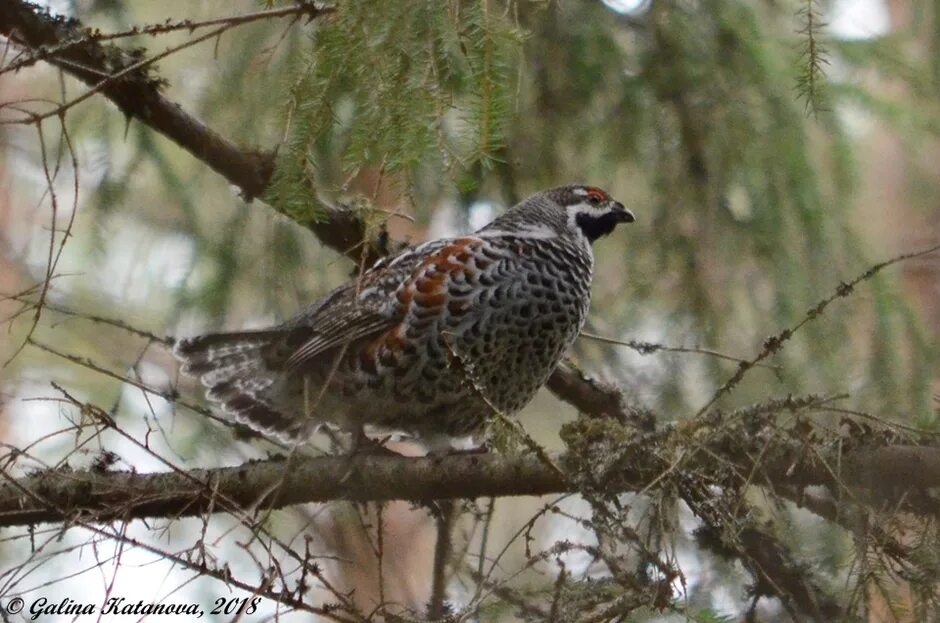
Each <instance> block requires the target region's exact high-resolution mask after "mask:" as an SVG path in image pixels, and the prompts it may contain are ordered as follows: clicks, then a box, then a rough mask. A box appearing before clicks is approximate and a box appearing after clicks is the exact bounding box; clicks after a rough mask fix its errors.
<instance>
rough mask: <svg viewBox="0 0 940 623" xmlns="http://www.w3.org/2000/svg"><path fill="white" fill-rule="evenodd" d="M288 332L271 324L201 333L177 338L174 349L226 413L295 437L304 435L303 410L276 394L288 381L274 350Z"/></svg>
mask: <svg viewBox="0 0 940 623" xmlns="http://www.w3.org/2000/svg"><path fill="white" fill-rule="evenodd" d="M285 334H286V332H285V331H282V330H267V331H245V332H239V333H213V334H209V335H199V336H196V337H190V338H184V339H181V340H179V341H178V342H177V343H176V345H175V346H174V348H173V355H174V356H175V357H176V358H177V359H178V360H179V361H180V362H181V363H182V364H183V365H182V371H183V372H184V373H186V374H189V375H190V376H194V377H197V378H199V380H200V381H201V382H202V384H203V385H204V386H205V387H206V397H207V398H208V399H209V400H210V401H212V402H217V403H220V404H221V406H222V409H223V410H224V411H225V412H226V413H228V414H230V415H232V416H233V417H234V418H235V419H236V420H238V421H239V422H242V423H244V424H247V425H248V426H251V427H252V428H254V429H256V430H259V431H261V432H264V433H269V434H274V435H276V436H277V437H280V438H282V439H284V440H285V441H289V442H296V441H299V440H300V438H302V437H303V436H305V430H304V429H305V427H304V426H303V420H304V418H303V417H302V416H303V414H301V413H293V412H291V410H290V409H287V408H285V407H284V406H283V405H279V404H277V403H276V402H275V400H274V399H273V397H274V396H276V395H278V393H279V391H278V390H280V389H281V384H283V383H284V382H285V381H284V370H283V369H282V368H281V366H278V365H277V363H278V362H277V357H272V356H271V355H272V353H274V352H276V351H277V346H278V344H279V343H280V342H281V341H282V340H283V338H284V337H285ZM272 359H273V361H272Z"/></svg>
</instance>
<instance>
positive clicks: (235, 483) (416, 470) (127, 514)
mask: <svg viewBox="0 0 940 623" xmlns="http://www.w3.org/2000/svg"><path fill="white" fill-rule="evenodd" d="M648 450H649V444H638V445H637V447H636V449H635V450H631V452H635V453H636V455H637V456H636V457H635V458H636V459H637V461H628V462H627V464H628V465H631V466H632V467H628V468H624V469H622V470H620V473H619V474H618V475H617V478H616V479H615V480H611V481H610V482H611V483H613V484H615V485H616V486H617V487H618V488H619V490H622V491H641V490H643V489H646V488H649V487H653V486H655V485H656V483H657V482H658V481H659V480H660V479H661V476H662V472H661V469H660V466H659V464H658V463H657V462H655V461H648V462H646V463H645V464H644V462H643V457H642V456H640V455H641V454H645V453H646V452H647V451H648ZM725 459H727V460H732V462H733V463H734V464H737V465H739V466H741V468H742V469H743V468H744V467H746V460H744V459H741V458H736V459H735V458H734V457H725ZM709 460H710V459H709ZM842 460H843V465H846V466H851V470H846V471H844V472H842V473H841V474H839V477H840V481H841V483H842V485H844V486H849V487H859V488H868V489H870V488H871V487H872V485H873V483H872V481H871V480H869V478H868V477H867V475H868V474H872V473H880V474H882V479H881V480H882V481H884V479H885V478H888V477H890V478H892V479H893V478H897V479H898V480H892V481H891V482H889V483H884V482H882V483H881V484H880V485H879V486H883V485H884V484H890V485H892V486H894V487H895V488H896V489H904V490H914V489H917V490H923V489H925V488H931V487H937V486H940V450H938V449H937V448H927V447H924V446H901V445H897V446H890V447H885V448H880V449H876V450H869V449H860V450H858V451H857V452H854V453H852V454H851V455H848V456H845V457H843V458H842ZM564 461H565V459H564V458H559V460H558V461H556V463H557V464H564ZM902 462H908V463H909V464H910V465H913V466H915V467H916V468H917V470H918V471H917V473H916V474H914V473H913V472H914V470H913V469H903V470H897V466H898V465H899V464H900V463H902ZM832 464H835V462H833V463H832ZM712 469H722V470H726V469H727V462H723V463H722V466H721V467H720V468H716V467H712ZM761 472H762V473H761V474H760V475H761V476H763V477H764V478H765V479H766V482H768V483H771V484H774V485H788V484H792V483H793V482H794V481H795V480H799V482H800V483H801V486H808V485H816V484H820V485H825V484H829V482H830V481H831V480H832V476H831V475H830V474H829V472H828V470H824V469H818V470H802V469H801V470H799V473H798V474H797V473H794V472H793V471H792V470H790V469H789V468H788V466H785V465H770V466H767V467H766V468H763V469H762V470H761ZM0 477H2V478H3V479H4V481H3V482H0V527H8V526H16V525H27V524H35V523H40V522H56V521H63V520H66V521H67V520H68V519H69V518H73V517H76V516H79V517H81V518H82V519H83V520H85V521H111V520H116V519H123V520H130V519H137V518H145V517H186V516H193V515H200V514H202V513H205V512H224V511H231V510H235V509H239V510H252V509H269V508H275V509H276V508H283V507H285V506H290V505H294V504H303V503H307V502H328V501H333V500H352V501H388V500H431V499H436V500H440V499H463V498H478V497H483V496H515V495H545V494H549V493H563V492H569V491H573V490H575V487H574V485H573V484H572V483H571V482H569V481H566V479H565V478H563V477H561V476H559V474H558V473H557V472H556V471H555V470H553V469H551V468H550V467H548V466H547V465H545V463H543V462H542V461H541V460H540V459H538V458H537V457H534V456H530V455H523V456H503V455H497V454H485V455H480V454H455V455H448V456H429V457H418V458H412V457H397V456H385V455H375V456H372V455H370V456H357V457H347V456H328V457H292V458H289V459H285V458H274V459H269V460H265V461H253V462H248V463H245V464H243V465H239V466H237V467H224V468H215V469H194V470H189V471H186V472H166V473H151V474H138V473H135V472H102V471H94V470H84V471H71V470H68V469H58V470H46V471H42V472H39V473H37V474H33V475H30V476H25V477H22V478H18V479H14V478H12V477H10V476H9V474H8V473H7V472H6V471H4V472H0ZM755 482H760V481H759V480H755Z"/></svg>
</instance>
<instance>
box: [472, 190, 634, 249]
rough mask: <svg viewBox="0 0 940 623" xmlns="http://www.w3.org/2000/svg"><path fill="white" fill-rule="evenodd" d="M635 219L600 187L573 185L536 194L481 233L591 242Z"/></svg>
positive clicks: (485, 234)
mask: <svg viewBox="0 0 940 623" xmlns="http://www.w3.org/2000/svg"><path fill="white" fill-rule="evenodd" d="M633 221H634V216H633V213H632V212H630V211H629V210H627V209H626V208H624V207H623V204H622V203H620V202H619V201H615V200H614V199H613V198H611V196H610V195H608V194H607V193H606V192H605V191H603V190H601V189H600V188H596V187H594V186H586V185H584V184H569V185H567V186H559V187H558V188H551V189H549V190H543V191H542V192H539V193H536V194H534V195H532V196H531V197H529V198H527V199H525V200H523V201H521V202H520V203H518V204H517V205H515V206H514V207H513V208H511V209H510V210H508V211H507V212H506V213H505V214H503V215H502V216H500V217H499V218H497V219H496V220H495V221H493V222H492V223H490V224H489V225H487V226H486V227H484V228H483V229H482V230H480V232H479V233H480V234H481V235H484V236H498V235H506V234H509V235H513V236H523V237H536V238H544V237H554V236H562V237H567V238H574V239H575V240H582V241H584V242H585V243H586V244H588V245H590V243H592V242H594V241H595V240H597V239H598V238H600V237H601V236H606V235H607V234H609V233H610V232H612V231H613V230H614V228H615V227H617V225H619V224H620V223H632V222H633Z"/></svg>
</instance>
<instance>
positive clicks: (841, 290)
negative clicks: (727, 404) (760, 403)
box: [695, 244, 940, 418]
mask: <svg viewBox="0 0 940 623" xmlns="http://www.w3.org/2000/svg"><path fill="white" fill-rule="evenodd" d="M938 250H940V244H938V245H934V246H932V247H928V248H926V249H922V250H920V251H912V252H911V253H903V254H901V255H897V256H895V257H893V258H891V259H889V260H886V261H884V262H881V263H880V264H875V265H874V266H872V267H871V268H869V269H868V270H866V271H865V272H863V273H862V274H860V275H858V276H857V277H856V278H855V279H853V280H851V281H849V282H848V283H844V282H843V283H840V284H839V286H838V287H837V288H836V289H835V291H834V292H833V293H832V294H831V295H830V296H827V297H826V298H824V299H822V300H821V301H819V302H818V303H816V305H814V306H813V307H812V308H811V309H810V310H809V311H808V312H806V315H805V316H803V319H802V320H800V321H799V322H798V323H796V324H795V325H793V326H792V327H790V328H788V329H784V330H783V331H781V332H780V333H778V334H776V335H773V336H771V337H769V338H767V339H766V340H764V348H763V349H762V350H761V351H760V352H759V353H758V354H757V356H755V357H754V358H753V359H750V360H748V361H743V362H741V363H740V364H739V365H738V369H737V370H736V371H735V373H734V374H733V375H732V376H731V378H729V379H728V380H727V381H725V383H724V384H723V385H722V386H721V387H719V388H718V391H716V392H715V394H714V395H713V396H712V397H711V399H710V400H709V401H708V402H707V403H705V405H704V406H703V407H702V408H701V409H699V411H698V413H696V414H695V417H696V418H698V417H701V416H702V415H704V414H705V412H707V411H708V409H709V408H711V406H712V405H713V404H715V403H716V402H717V401H718V399H719V398H721V397H722V396H723V395H724V394H725V393H727V392H729V391H731V390H732V389H733V388H734V387H735V386H736V385H737V384H738V383H740V382H741V379H742V378H744V375H745V374H746V373H747V372H748V370H750V369H751V368H753V367H754V366H756V365H757V364H758V363H760V362H761V361H763V360H764V359H766V358H767V357H770V356H771V355H773V354H774V353H776V352H777V351H779V350H780V349H781V348H782V347H783V345H784V344H785V343H786V342H787V341H788V340H789V339H790V338H792V337H793V334H795V333H796V332H797V331H799V330H800V329H801V328H803V326H804V325H806V324H808V323H809V322H811V321H812V320H815V319H816V318H818V317H820V316H821V315H822V314H823V312H824V311H825V309H826V308H827V307H829V305H830V304H831V303H832V302H833V301H835V300H837V299H840V298H845V297H848V296H849V295H851V294H852V293H853V292H854V291H855V286H857V285H858V284H860V283H862V282H864V281H868V280H869V279H871V278H872V277H874V276H875V275H877V274H878V273H879V272H881V271H882V270H883V269H885V268H887V267H888V266H892V265H893V264H897V263H898V262H903V261H905V260H909V259H913V258H915V257H921V256H924V255H927V254H929V253H935V252H936V251H938Z"/></svg>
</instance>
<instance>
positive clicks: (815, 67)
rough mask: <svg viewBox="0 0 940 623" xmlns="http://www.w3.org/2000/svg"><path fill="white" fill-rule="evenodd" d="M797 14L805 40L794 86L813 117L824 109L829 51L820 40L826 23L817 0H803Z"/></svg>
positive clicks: (800, 31) (825, 108)
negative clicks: (825, 70)
mask: <svg viewBox="0 0 940 623" xmlns="http://www.w3.org/2000/svg"><path fill="white" fill-rule="evenodd" d="M799 15H800V18H801V19H802V20H803V25H802V27H801V28H800V30H799V33H800V34H801V35H803V37H805V40H804V42H803V51H802V54H801V56H800V63H801V66H800V73H799V76H798V77H797V80H796V88H797V92H798V93H799V95H800V97H802V98H803V99H804V100H805V101H806V111H807V112H808V113H812V115H813V116H814V117H815V116H816V115H818V114H819V113H820V112H823V111H825V110H827V107H826V103H825V93H824V91H823V86H824V85H825V80H826V75H825V72H824V66H825V65H828V64H829V59H828V51H827V50H826V48H825V46H824V45H823V43H822V41H821V34H822V29H823V28H825V26H826V24H825V23H824V22H823V21H822V15H821V14H820V10H819V2H818V0H805V4H804V6H803V7H802V8H801V9H800V11H799Z"/></svg>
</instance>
